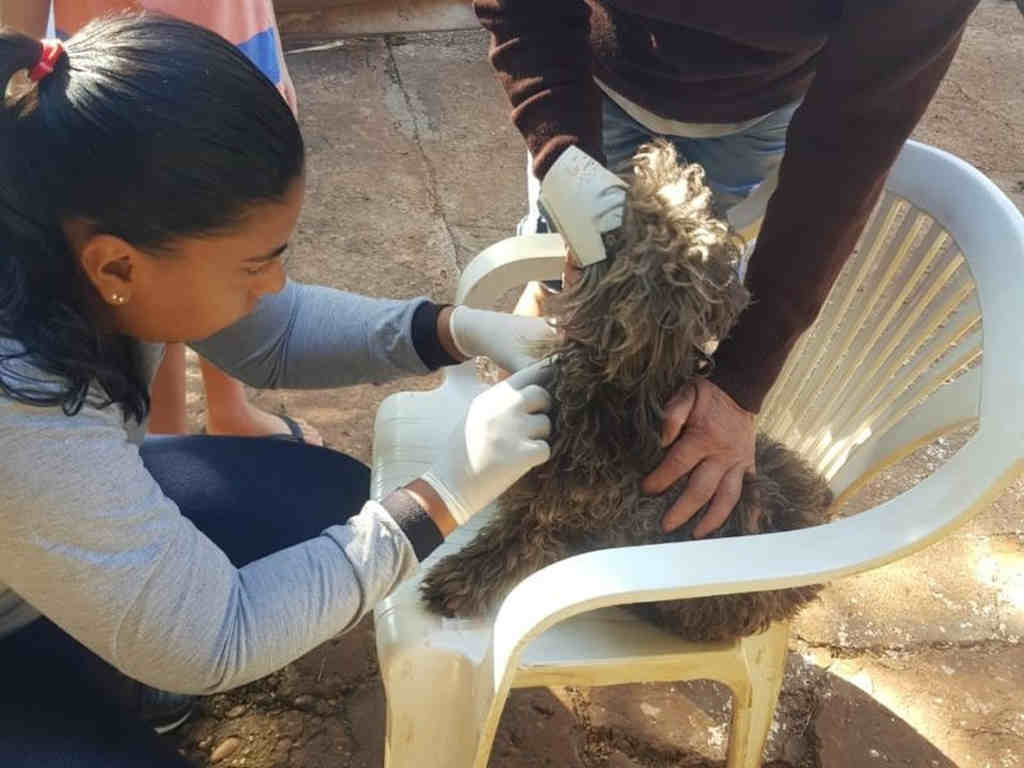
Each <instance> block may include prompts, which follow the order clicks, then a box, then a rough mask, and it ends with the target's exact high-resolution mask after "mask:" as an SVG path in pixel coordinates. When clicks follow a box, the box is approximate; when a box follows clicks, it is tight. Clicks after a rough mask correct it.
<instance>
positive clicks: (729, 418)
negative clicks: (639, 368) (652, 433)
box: [643, 379, 755, 539]
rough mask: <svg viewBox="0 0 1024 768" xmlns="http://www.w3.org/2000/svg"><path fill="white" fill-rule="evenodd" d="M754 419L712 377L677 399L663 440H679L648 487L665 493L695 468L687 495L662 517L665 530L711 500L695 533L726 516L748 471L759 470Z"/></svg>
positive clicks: (667, 416)
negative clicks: (755, 467)
mask: <svg viewBox="0 0 1024 768" xmlns="http://www.w3.org/2000/svg"><path fill="white" fill-rule="evenodd" d="M754 421H755V415H754V414H753V413H750V412H749V411H745V410H743V408H741V407H740V406H739V405H737V404H736V401H734V400H733V399H732V398H731V397H729V395H727V394H726V393H725V392H724V391H723V390H721V389H719V388H718V387H717V386H716V385H715V384H712V383H711V382H710V381H708V380H707V379H698V380H697V383H696V384H695V385H694V386H692V387H690V388H689V389H687V390H685V391H683V392H680V393H679V394H678V395H676V396H675V397H674V398H673V399H672V401H671V402H670V403H669V404H668V407H667V409H666V413H665V421H664V422H663V423H662V427H661V444H662V445H669V444H670V443H674V445H672V447H671V448H670V449H669V451H668V453H667V454H665V458H664V459H663V460H662V462H661V464H659V465H658V466H657V468H655V470H654V471H653V472H651V474H649V475H648V476H647V477H646V478H644V482H643V491H644V493H647V494H652V495H653V494H659V493H663V492H664V491H665V490H666V489H668V488H669V487H670V486H671V485H672V484H673V483H674V482H675V481H676V480H678V479H679V478H680V477H682V476H683V475H685V474H687V473H690V477H689V479H688V480H687V482H686V488H685V489H684V491H683V493H682V495H681V496H680V497H679V499H678V500H676V502H675V503H674V504H673V505H672V507H671V508H670V509H669V511H668V512H667V513H665V517H664V518H663V519H662V521H661V525H662V528H664V530H665V531H672V530H675V529H676V528H678V527H679V526H681V525H682V524H683V523H685V522H686V521H687V520H689V519H690V518H691V517H693V516H694V515H695V514H696V513H697V511H698V510H699V509H700V508H701V507H703V506H704V505H705V504H707V503H708V502H709V501H710V502H711V506H709V507H708V510H707V512H705V513H704V517H703V518H702V519H701V521H700V522H699V523H698V524H697V527H696V529H694V532H693V535H694V538H698V539H699V538H701V537H703V536H707V535H708V534H709V533H711V532H712V531H715V530H717V529H718V527H719V526H720V525H721V524H722V523H724V522H725V520H726V518H728V517H729V513H730V512H732V508H733V507H734V506H735V505H736V502H737V501H739V498H740V491H741V490H742V488H743V475H744V474H746V473H747V472H753V471H754V438H755V432H754Z"/></svg>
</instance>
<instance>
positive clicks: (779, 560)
mask: <svg viewBox="0 0 1024 768" xmlns="http://www.w3.org/2000/svg"><path fill="white" fill-rule="evenodd" d="M993 447H994V446H993V445H991V444H990V443H989V441H986V440H985V438H984V435H983V434H982V433H980V432H979V434H978V435H976V436H975V437H974V439H972V440H971V441H970V442H969V443H967V445H965V446H964V447H963V448H962V449H961V450H960V452H959V453H957V454H956V455H955V456H954V457H953V458H952V459H950V461H948V462H947V463H946V464H945V465H944V466H943V467H942V468H941V469H940V470H939V471H938V472H936V473H935V474H934V475H932V476H931V477H928V478H926V479H925V480H923V481H922V482H921V483H919V484H918V485H916V486H915V487H914V488H912V489H911V490H910V491H908V492H906V493H904V494H901V495H900V496H897V497H896V498H894V499H890V500H889V501H887V502H885V503H883V504H881V505H879V506H877V507H875V508H873V509H870V510H868V511H866V512H863V513H861V514H858V515H856V516H853V517H849V518H845V519H842V520H839V521H836V522H834V523H829V524H827V525H821V526H817V527H814V528H805V529H802V530H798V531H787V532H784V533H772V534H763V535H759V536H743V537H736V538H726V539H711V540H703V541H694V542H677V543H670V544H654V545H649V546H643V547H624V548H619V549H606V550H599V551H595V552H588V553H586V554H582V555H577V556H575V557H571V558H567V559H565V560H562V561H560V562H557V563H555V564H553V565H550V566H548V567H547V568H544V569H543V570H541V571H538V572H537V573H535V574H533V575H531V576H530V577H528V578H527V579H525V580H523V581H522V582H521V583H520V584H519V585H518V586H517V587H516V588H515V589H514V590H513V591H512V592H511V593H510V594H509V596H508V597H507V598H506V599H505V602H504V603H503V604H502V606H501V608H500V610H499V611H498V615H497V617H496V619H495V623H494V634H493V637H492V642H493V646H492V656H491V659H492V663H493V667H492V671H493V674H494V685H495V686H496V687H497V686H500V685H502V684H508V683H509V682H510V680H508V679H506V678H509V676H510V675H511V674H512V672H513V671H514V670H515V668H516V665H517V664H518V660H519V655H520V653H521V652H522V650H523V648H524V647H525V646H526V645H527V644H528V643H529V642H530V640H532V639H533V638H534V637H536V636H537V635H539V634H540V633H541V632H543V631H544V630H545V629H547V628H548V627H550V626H552V625H553V624H555V623H557V622H559V621H562V620H563V619H567V618H569V617H571V616H574V615H576V614H579V613H583V612H584V611H590V610H595V609H597V608H604V607H608V606H613V605H621V604H624V603H638V602H652V601H655V600H674V599H680V598H692V597H703V596H709V595H719V594H733V593H743V592H758V591H763V590H769V589H781V588H785V587H795V586H800V585H804V584H817V583H822V582H826V581H831V580H833V579H836V578H839V577H842V576H849V575H852V574H855V573H859V572H861V571H864V570H867V569H869V568H874V567H878V566H880V565H884V564H886V563H888V562H891V561H893V560H896V559H899V558H900V557H903V556H906V555H909V554H911V553H912V552H914V551H916V550H918V549H920V548H922V547H924V546H926V545H928V544H931V543H933V542H935V541H936V540H938V539H939V538H941V537H942V536H944V535H945V534H947V533H948V532H949V531H950V530H952V529H953V528H954V527H956V526H957V525H959V524H961V523H963V522H965V521H966V520H967V519H969V518H970V517H971V515H972V514H973V513H974V512H975V511H977V510H979V509H982V508H983V507H984V506H985V505H986V504H988V503H989V502H991V500H992V499H993V498H995V496H996V495H997V494H998V493H999V492H1001V491H1002V490H1003V489H1004V488H1005V487H1006V486H1007V485H1008V484H1009V483H1010V482H1012V480H1013V479H1014V478H1015V477H1016V476H1017V475H1019V474H1020V473H1022V472H1024V459H1021V458H1015V459H1014V458H1008V459H1007V458H1004V460H1003V461H1002V462H1000V461H998V460H994V459H997V458H998V457H999V456H1000V454H999V453H996V454H993V452H992V449H993ZM995 447H998V446H995ZM1001 455H1002V456H1003V457H1006V456H1009V457H1013V456H1015V453H1008V452H1005V451H1004V452H1002V453H1001ZM993 465H995V466H993Z"/></svg>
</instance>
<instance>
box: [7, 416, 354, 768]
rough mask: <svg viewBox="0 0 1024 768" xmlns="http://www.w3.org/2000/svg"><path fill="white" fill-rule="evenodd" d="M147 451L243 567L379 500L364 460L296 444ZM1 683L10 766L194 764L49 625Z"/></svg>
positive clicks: (182, 504) (171, 493) (200, 439)
mask: <svg viewBox="0 0 1024 768" xmlns="http://www.w3.org/2000/svg"><path fill="white" fill-rule="evenodd" d="M140 453H141V454H142V460H143V463H144V464H145V465H146V468H147V469H148V470H149V471H150V474H152V475H153V477H154V479H155V480H156V481H157V483H158V484H159V485H160V488H161V489H162V490H163V492H164V493H165V494H166V495H167V496H168V497H169V498H171V499H172V500H174V501H175V502H176V503H177V505H178V507H179V508H180V509H181V512H182V514H184V515H185V516H186V517H188V518H189V519H191V520H192V522H193V523H195V525H196V527H197V528H198V529H199V530H200V531H202V532H203V533H204V534H206V535H207V536H208V537H209V538H210V539H211V540H213V541H214V542H215V543H216V544H217V545H218V546H219V547H220V548H221V549H222V550H223V551H224V552H225V554H227V556H228V557H229V558H230V560H231V562H233V563H234V564H235V565H236V566H239V567H241V566H243V565H245V564H246V563H250V562H252V561H253V560H257V559H259V558H261V557H265V556H266V555H269V554H271V553H273V552H276V551H277V550H280V549H284V548H286V547H290V546H292V545H294V544H298V543H299V542H302V541H305V540H306V539H310V538H313V537H315V536H319V535H320V533H321V532H322V531H323V530H324V529H325V528H328V527H329V526H331V525H334V524H336V523H340V522H344V521H345V520H347V519H348V518H349V517H351V516H352V515H355V514H357V513H358V512H359V510H360V509H361V508H362V506H363V504H364V503H365V501H366V500H367V499H368V498H369V494H370V472H369V470H368V469H367V468H366V467H365V466H364V465H363V464H361V463H359V462H358V461H356V460H355V459H352V458H349V457H348V456H345V455H344V454H341V453H337V452H335V451H331V450H328V449H326V448H319V447H316V446H311V445H305V444H300V443H297V442H291V441H288V440H275V439H266V438H264V439H258V438H237V437H207V436H192V437H161V438H156V439H153V440H147V441H146V443H145V444H144V445H143V446H142V449H141V451H140ZM224 478H229V479H230V481H229V482H223V479H224ZM0 681H2V683H3V693H2V695H0V766H3V768H29V767H30V766H31V768H129V766H131V768H136V767H137V768H188V766H189V765H190V763H188V762H187V761H186V760H185V759H184V758H183V757H181V756H180V755H179V754H178V753H177V751H176V750H175V749H174V748H173V747H172V745H171V742H170V741H168V740H166V739H162V738H160V737H159V736H157V735H156V734H155V733H154V732H153V730H152V728H150V727H148V726H147V725H145V724H144V723H142V722H141V721H139V720H137V719H136V718H133V716H132V715H133V713H132V711H130V710H127V709H126V706H125V704H124V703H123V696H122V691H123V689H124V687H125V686H124V681H125V678H124V677H123V676H122V675H120V673H119V672H117V670H115V669H114V668H113V667H111V666H110V665H109V664H107V663H106V662H105V661H103V660H102V659H101V658H99V657H98V656H96V655H95V654H94V653H92V652H91V651H90V650H89V649H87V648H85V647H84V646H82V645H80V644H79V643H78V642H77V641H75V640H74V639H73V638H72V637H71V636H69V635H67V634H66V633H64V631H63V630H61V629H60V628H59V627H57V626H56V625H55V624H53V623H52V622H50V621H49V620H48V619H37V620H36V621H34V622H33V623H32V624H29V625H28V626H27V627H24V628H23V629H21V630H19V631H17V632H15V633H14V634H13V635H10V636H9V637H5V638H4V639H3V640H0Z"/></svg>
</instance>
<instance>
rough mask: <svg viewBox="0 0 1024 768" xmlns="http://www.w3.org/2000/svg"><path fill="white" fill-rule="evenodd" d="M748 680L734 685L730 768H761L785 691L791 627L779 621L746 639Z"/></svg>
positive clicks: (743, 643) (745, 653)
mask: <svg viewBox="0 0 1024 768" xmlns="http://www.w3.org/2000/svg"><path fill="white" fill-rule="evenodd" d="M740 642H741V650H742V653H743V658H744V661H745V662H746V673H747V674H746V679H745V680H742V681H737V682H735V683H734V684H733V686H732V690H733V706H732V726H731V728H730V731H729V754H728V758H727V760H726V768H760V766H761V759H762V755H763V752H764V743H765V741H766V740H767V739H768V731H769V729H770V728H771V725H772V716H773V715H774V714H775V704H776V702H777V701H778V699H779V690H780V689H781V688H782V677H783V674H784V673H785V668H786V652H787V650H788V647H789V624H788V623H783V622H778V623H776V624H773V625H772V626H771V627H769V628H768V630H767V631H765V632H762V633H761V634H759V635H752V636H751V637H746V638H743V640H741V641H740Z"/></svg>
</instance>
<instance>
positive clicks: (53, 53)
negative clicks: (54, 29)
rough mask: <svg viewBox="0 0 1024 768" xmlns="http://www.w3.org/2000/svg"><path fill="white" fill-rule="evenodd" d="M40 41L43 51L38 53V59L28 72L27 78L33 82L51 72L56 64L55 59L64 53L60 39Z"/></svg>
mask: <svg viewBox="0 0 1024 768" xmlns="http://www.w3.org/2000/svg"><path fill="white" fill-rule="evenodd" d="M40 42H42V44H43V52H42V53H41V54H39V61H37V62H36V65H35V66H34V67H32V69H31V70H29V73H28V79H29V80H32V81H33V82H39V81H40V80H42V79H43V78H44V77H46V76H47V75H48V74H50V73H51V72H53V68H54V67H55V66H57V59H59V58H60V55H61V54H62V53H64V45H63V44H62V43H61V41H60V40H42V41H40Z"/></svg>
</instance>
